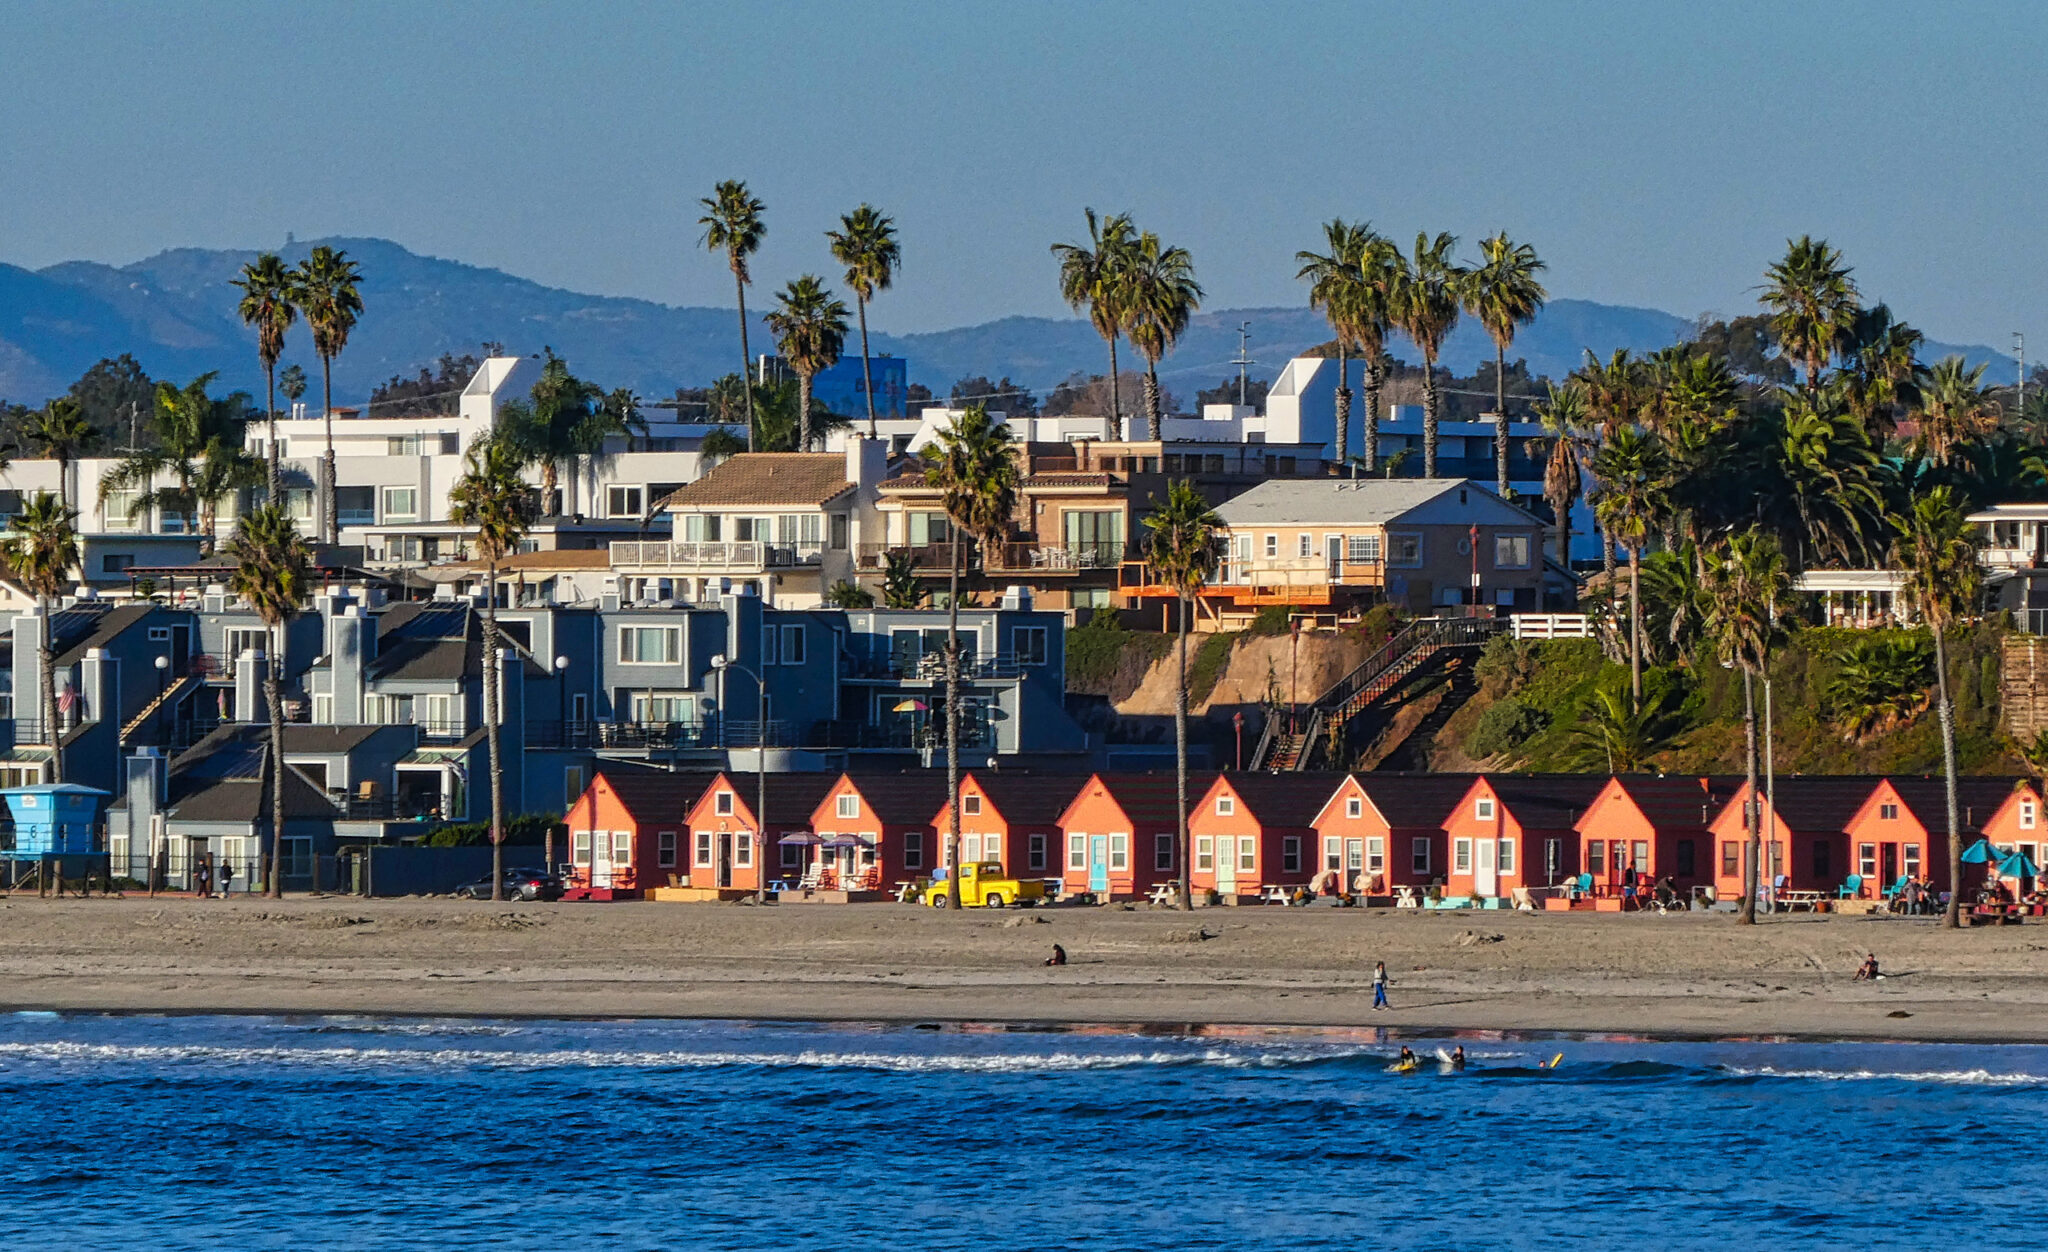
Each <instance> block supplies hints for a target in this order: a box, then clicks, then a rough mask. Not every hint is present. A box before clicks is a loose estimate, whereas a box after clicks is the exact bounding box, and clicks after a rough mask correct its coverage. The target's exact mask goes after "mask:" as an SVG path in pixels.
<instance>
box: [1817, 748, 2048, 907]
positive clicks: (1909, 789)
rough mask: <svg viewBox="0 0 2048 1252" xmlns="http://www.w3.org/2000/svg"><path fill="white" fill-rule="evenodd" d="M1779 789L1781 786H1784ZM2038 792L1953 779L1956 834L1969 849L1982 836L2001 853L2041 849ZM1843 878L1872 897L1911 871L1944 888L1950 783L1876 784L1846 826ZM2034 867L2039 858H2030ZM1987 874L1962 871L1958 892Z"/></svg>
mask: <svg viewBox="0 0 2048 1252" xmlns="http://www.w3.org/2000/svg"><path fill="white" fill-rule="evenodd" d="M1781 787H1782V785H1781ZM2040 823H2041V795H2040V792H2039V791H2037V790H2035V788H2034V787H2033V785H2032V784H2031V783H2028V782H2025V781H2024V780H2020V779H2014V778H2010V777H2005V778H1987V777H1974V776H1964V777H1961V778H1958V779H1956V831H1957V837H1958V838H1959V839H1960V840H1961V841H1962V845H1963V846H1964V847H1965V848H1967V847H1969V846H1970V845H1971V844H1973V843H1975V842H1976V841H1977V840H1978V839H1979V838H1984V839H1989V840H1990V841H1991V842H1992V843H1993V844H1995V845H1997V846H1998V847H2001V848H2012V847H2015V846H2023V845H2032V846H2033V847H2034V848H2035V849H2036V850H2037V851H2038V850H2039V848H2040V838H2041V837H2040V832H2039V826H2040ZM1843 829H1844V843H1845V850H1846V853H1847V855H1846V858H1845V860H1844V863H1843V864H1844V868H1843V870H1842V872H1843V873H1844V874H1854V875H1856V876H1857V877H1858V878H1859V879H1861V880H1862V881H1861V884H1860V887H1861V890H1859V891H1858V893H1857V894H1858V895H1860V896H1863V897H1865V898H1874V897H1876V896H1879V895H1882V894H1883V893H1885V892H1887V891H1890V890H1891V889H1892V887H1893V886H1895V885H1896V884H1897V883H1898V881H1899V879H1900V878H1902V877H1904V876H1905V875H1908V874H1918V873H1922V872H1925V873H1926V874H1928V875H1929V876H1930V877H1932V878H1933V880H1934V885H1935V889H1936V890H1938V891H1946V890H1948V842H1947V841H1948V785H1947V783H1946V781H1945V780H1943V779H1941V778H1930V777H1925V776H1912V775H1905V776H1900V777H1895V778H1884V779H1880V780H1879V781H1878V783H1877V785H1876V786H1874V787H1872V788H1871V791H1870V795H1869V796H1868V797H1867V798H1866V799H1865V800H1864V802H1863V804H1862V805H1860V806H1859V807H1858V808H1857V810H1856V812H1855V814H1854V815H1853V816H1852V817H1851V818H1850V819H1849V820H1848V822H1847V823H1845V825H1844V828H1843ZM2029 859H2031V860H2033V861H2034V863H2035V864H2036V865H2038V864H2040V860H2039V858H2038V857H2036V856H2033V855H2032V854H2031V853H2030V854H2029ZM1985 872H1986V871H1985V869H1983V868H1982V867H1978V866H1974V865H1965V866H1963V887H1964V889H1965V890H1973V889H1974V888H1976V887H1977V886H1979V885H1980V884H1981V883H1982V882H1983V874H1984V873H1985Z"/></svg>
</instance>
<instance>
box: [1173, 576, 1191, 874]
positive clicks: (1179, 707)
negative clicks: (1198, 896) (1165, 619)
mask: <svg viewBox="0 0 2048 1252" xmlns="http://www.w3.org/2000/svg"><path fill="white" fill-rule="evenodd" d="M1177 598H1178V599H1179V601H1180V628H1179V631H1178V634H1179V635H1180V663H1179V664H1178V665H1176V666H1175V667H1174V672H1173V789H1174V790H1173V797H1174V805H1173V811H1174V814H1175V816H1176V818H1177V820H1178V823H1179V831H1178V838H1177V841H1176V843H1175V847H1176V848H1177V849H1178V850H1179V853H1180V906H1181V907H1182V908H1183V909H1192V908H1193V907H1195V898H1194V892H1193V890H1192V888H1191V887H1190V886H1189V884H1188V861H1189V857H1188V600H1189V597H1188V595H1187V593H1186V592H1182V593H1181V594H1180V596H1179V597H1177Z"/></svg>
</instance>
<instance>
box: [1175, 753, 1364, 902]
mask: <svg viewBox="0 0 2048 1252" xmlns="http://www.w3.org/2000/svg"><path fill="white" fill-rule="evenodd" d="M1343 778H1344V775H1342V774H1240V773H1228V774H1222V775H1219V776H1218V777H1217V779H1216V781H1215V782H1213V783H1211V784H1210V785H1209V789H1208V790H1207V791H1205V792H1202V793H1201V796H1200V798H1199V799H1196V800H1194V801H1192V802H1191V804H1190V805H1189V808H1188V834H1189V836H1190V837H1191V838H1192V839H1193V840H1194V843H1195V861H1194V865H1193V867H1192V869H1191V870H1190V876H1189V880H1188V881H1189V883H1190V885H1191V886H1193V888H1194V889H1195V890H1197V891H1206V890H1214V891H1215V892H1216V893H1217V894H1218V895H1221V896H1224V897H1226V898H1228V897H1246V896H1257V895H1259V894H1260V893H1261V891H1262V890H1263V889H1264V888H1266V887H1269V886H1280V887H1305V886H1307V885H1308V882H1309V880H1310V879H1311V878H1313V877H1314V876H1315V874H1316V864H1315V852H1316V846H1317V844H1316V838H1317V837H1316V828H1315V819H1316V814H1317V812H1319V811H1320V810H1321V809H1322V807H1323V805H1324V803H1325V802H1326V801H1327V800H1328V799H1329V796H1330V792H1331V790H1332V788H1334V787H1335V786H1336V785H1337V784H1338V783H1339V782H1341V781H1342V780H1343Z"/></svg>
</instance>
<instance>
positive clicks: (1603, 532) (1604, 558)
mask: <svg viewBox="0 0 2048 1252" xmlns="http://www.w3.org/2000/svg"><path fill="white" fill-rule="evenodd" d="M1593 533H1594V534H1596V535H1598V536H1599V537H1600V568H1601V569H1603V570H1605V571H1606V573H1607V585H1608V587H1609V588H1610V589H1612V588H1613V586H1614V536H1613V534H1612V533H1610V532H1609V531H1608V529H1607V527H1605V526H1603V525H1601V524H1600V523H1599V522H1598V521H1597V520H1596V521H1595V522H1594V523H1593Z"/></svg>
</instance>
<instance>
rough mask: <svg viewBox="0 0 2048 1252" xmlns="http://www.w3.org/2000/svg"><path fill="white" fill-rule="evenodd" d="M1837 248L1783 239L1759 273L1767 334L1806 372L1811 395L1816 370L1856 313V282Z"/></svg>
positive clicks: (1821, 242)
mask: <svg viewBox="0 0 2048 1252" xmlns="http://www.w3.org/2000/svg"><path fill="white" fill-rule="evenodd" d="M1849 274H1850V269H1849V267H1848V266H1846V265H1844V264H1842V254H1841V252H1840V251H1839V250H1837V249H1834V248H1830V247H1829V246H1828V242H1827V240H1825V239H1821V240H1816V239H1814V238H1813V237H1812V236H1811V235H1801V236H1800V237H1799V238H1798V239H1796V240H1786V242H1785V255H1784V257H1783V259H1781V260H1779V261H1778V262H1776V263H1775V264H1773V265H1772V266H1771V267H1770V269H1768V270H1766V271H1765V272H1764V279H1765V281H1764V287H1763V294H1762V295H1761V296H1759V297H1758V302H1759V303H1761V304H1762V305H1763V306H1764V307H1765V308H1767V309H1769V310H1770V311H1771V333H1772V335H1774V336H1775V337H1776V338H1777V341H1778V347H1779V350H1780V351H1781V352H1783V353H1784V354H1785V355H1786V356H1788V357H1790V358H1791V359H1792V360H1793V361H1795V362H1797V363H1798V364H1799V367H1800V368H1801V369H1803V370H1804V371H1806V380H1805V386H1806V390H1807V391H1808V392H1809V393H1811V392H1813V391H1815V390H1817V389H1818V388H1819V387H1820V376H1821V371H1823V370H1825V369H1826V368H1827V367H1828V362H1829V361H1831V360H1833V359H1834V355H1835V349H1836V347H1837V346H1838V345H1840V343H1841V342H1842V340H1843V338H1844V337H1845V336H1846V335H1847V334H1848V333H1849V331H1850V329H1851V328H1852V327H1853V325H1854V323H1855V318H1856V313H1857V304H1856V300H1857V294H1856V283H1855V282H1854V280H1852V279H1851V278H1850V277H1849Z"/></svg>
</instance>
